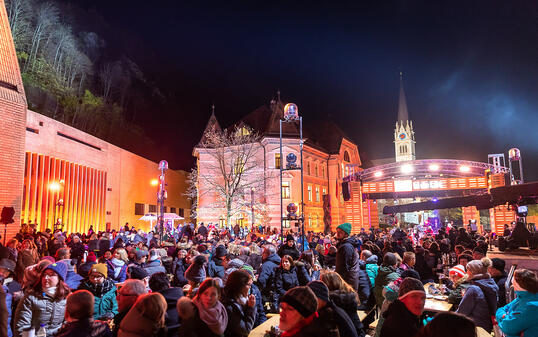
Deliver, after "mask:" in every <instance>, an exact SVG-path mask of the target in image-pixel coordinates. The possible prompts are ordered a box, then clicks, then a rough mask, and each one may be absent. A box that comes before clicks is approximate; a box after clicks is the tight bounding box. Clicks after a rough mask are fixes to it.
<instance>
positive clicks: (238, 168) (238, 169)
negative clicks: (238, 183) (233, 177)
mask: <svg viewBox="0 0 538 337" xmlns="http://www.w3.org/2000/svg"><path fill="white" fill-rule="evenodd" d="M244 169H245V161H244V160H243V158H237V159H236V160H235V164H234V174H241V173H243V170H244Z"/></svg>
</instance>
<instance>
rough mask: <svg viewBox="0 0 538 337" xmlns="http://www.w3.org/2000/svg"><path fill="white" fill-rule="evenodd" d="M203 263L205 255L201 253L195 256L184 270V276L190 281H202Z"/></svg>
mask: <svg viewBox="0 0 538 337" xmlns="http://www.w3.org/2000/svg"><path fill="white" fill-rule="evenodd" d="M205 263H206V259H205V256H203V255H198V256H196V257H195V258H194V261H193V262H192V264H191V265H190V266H189V268H187V270H186V271H185V278H186V279H187V280H189V281H192V282H196V283H202V282H203V281H204V280H205V277H206V273H205Z"/></svg>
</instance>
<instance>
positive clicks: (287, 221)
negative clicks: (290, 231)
mask: <svg viewBox="0 0 538 337" xmlns="http://www.w3.org/2000/svg"><path fill="white" fill-rule="evenodd" d="M282 227H284V228H290V221H289V220H284V221H282Z"/></svg>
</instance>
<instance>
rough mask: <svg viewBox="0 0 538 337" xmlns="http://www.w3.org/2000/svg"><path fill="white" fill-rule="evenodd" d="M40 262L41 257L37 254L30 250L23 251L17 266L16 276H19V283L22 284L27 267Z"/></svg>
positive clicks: (18, 258) (20, 253) (18, 257)
mask: <svg viewBox="0 0 538 337" xmlns="http://www.w3.org/2000/svg"><path fill="white" fill-rule="evenodd" d="M38 262H39V256H38V255H37V252H34V251H33V250H29V249H24V250H21V251H20V252H19V255H18V256H17V265H16V266H15V275H16V276H17V281H19V283H22V279H23V276H24V270H25V269H26V267H28V266H31V265H34V264H36V263H38Z"/></svg>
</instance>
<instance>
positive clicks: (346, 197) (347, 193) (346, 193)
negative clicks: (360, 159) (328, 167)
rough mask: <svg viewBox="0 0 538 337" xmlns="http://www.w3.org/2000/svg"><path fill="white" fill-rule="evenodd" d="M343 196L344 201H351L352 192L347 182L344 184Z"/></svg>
mask: <svg viewBox="0 0 538 337" xmlns="http://www.w3.org/2000/svg"><path fill="white" fill-rule="evenodd" d="M342 196H343V197H344V201H349V199H351V191H350V190H349V182H347V181H344V182H343V183H342Z"/></svg>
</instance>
